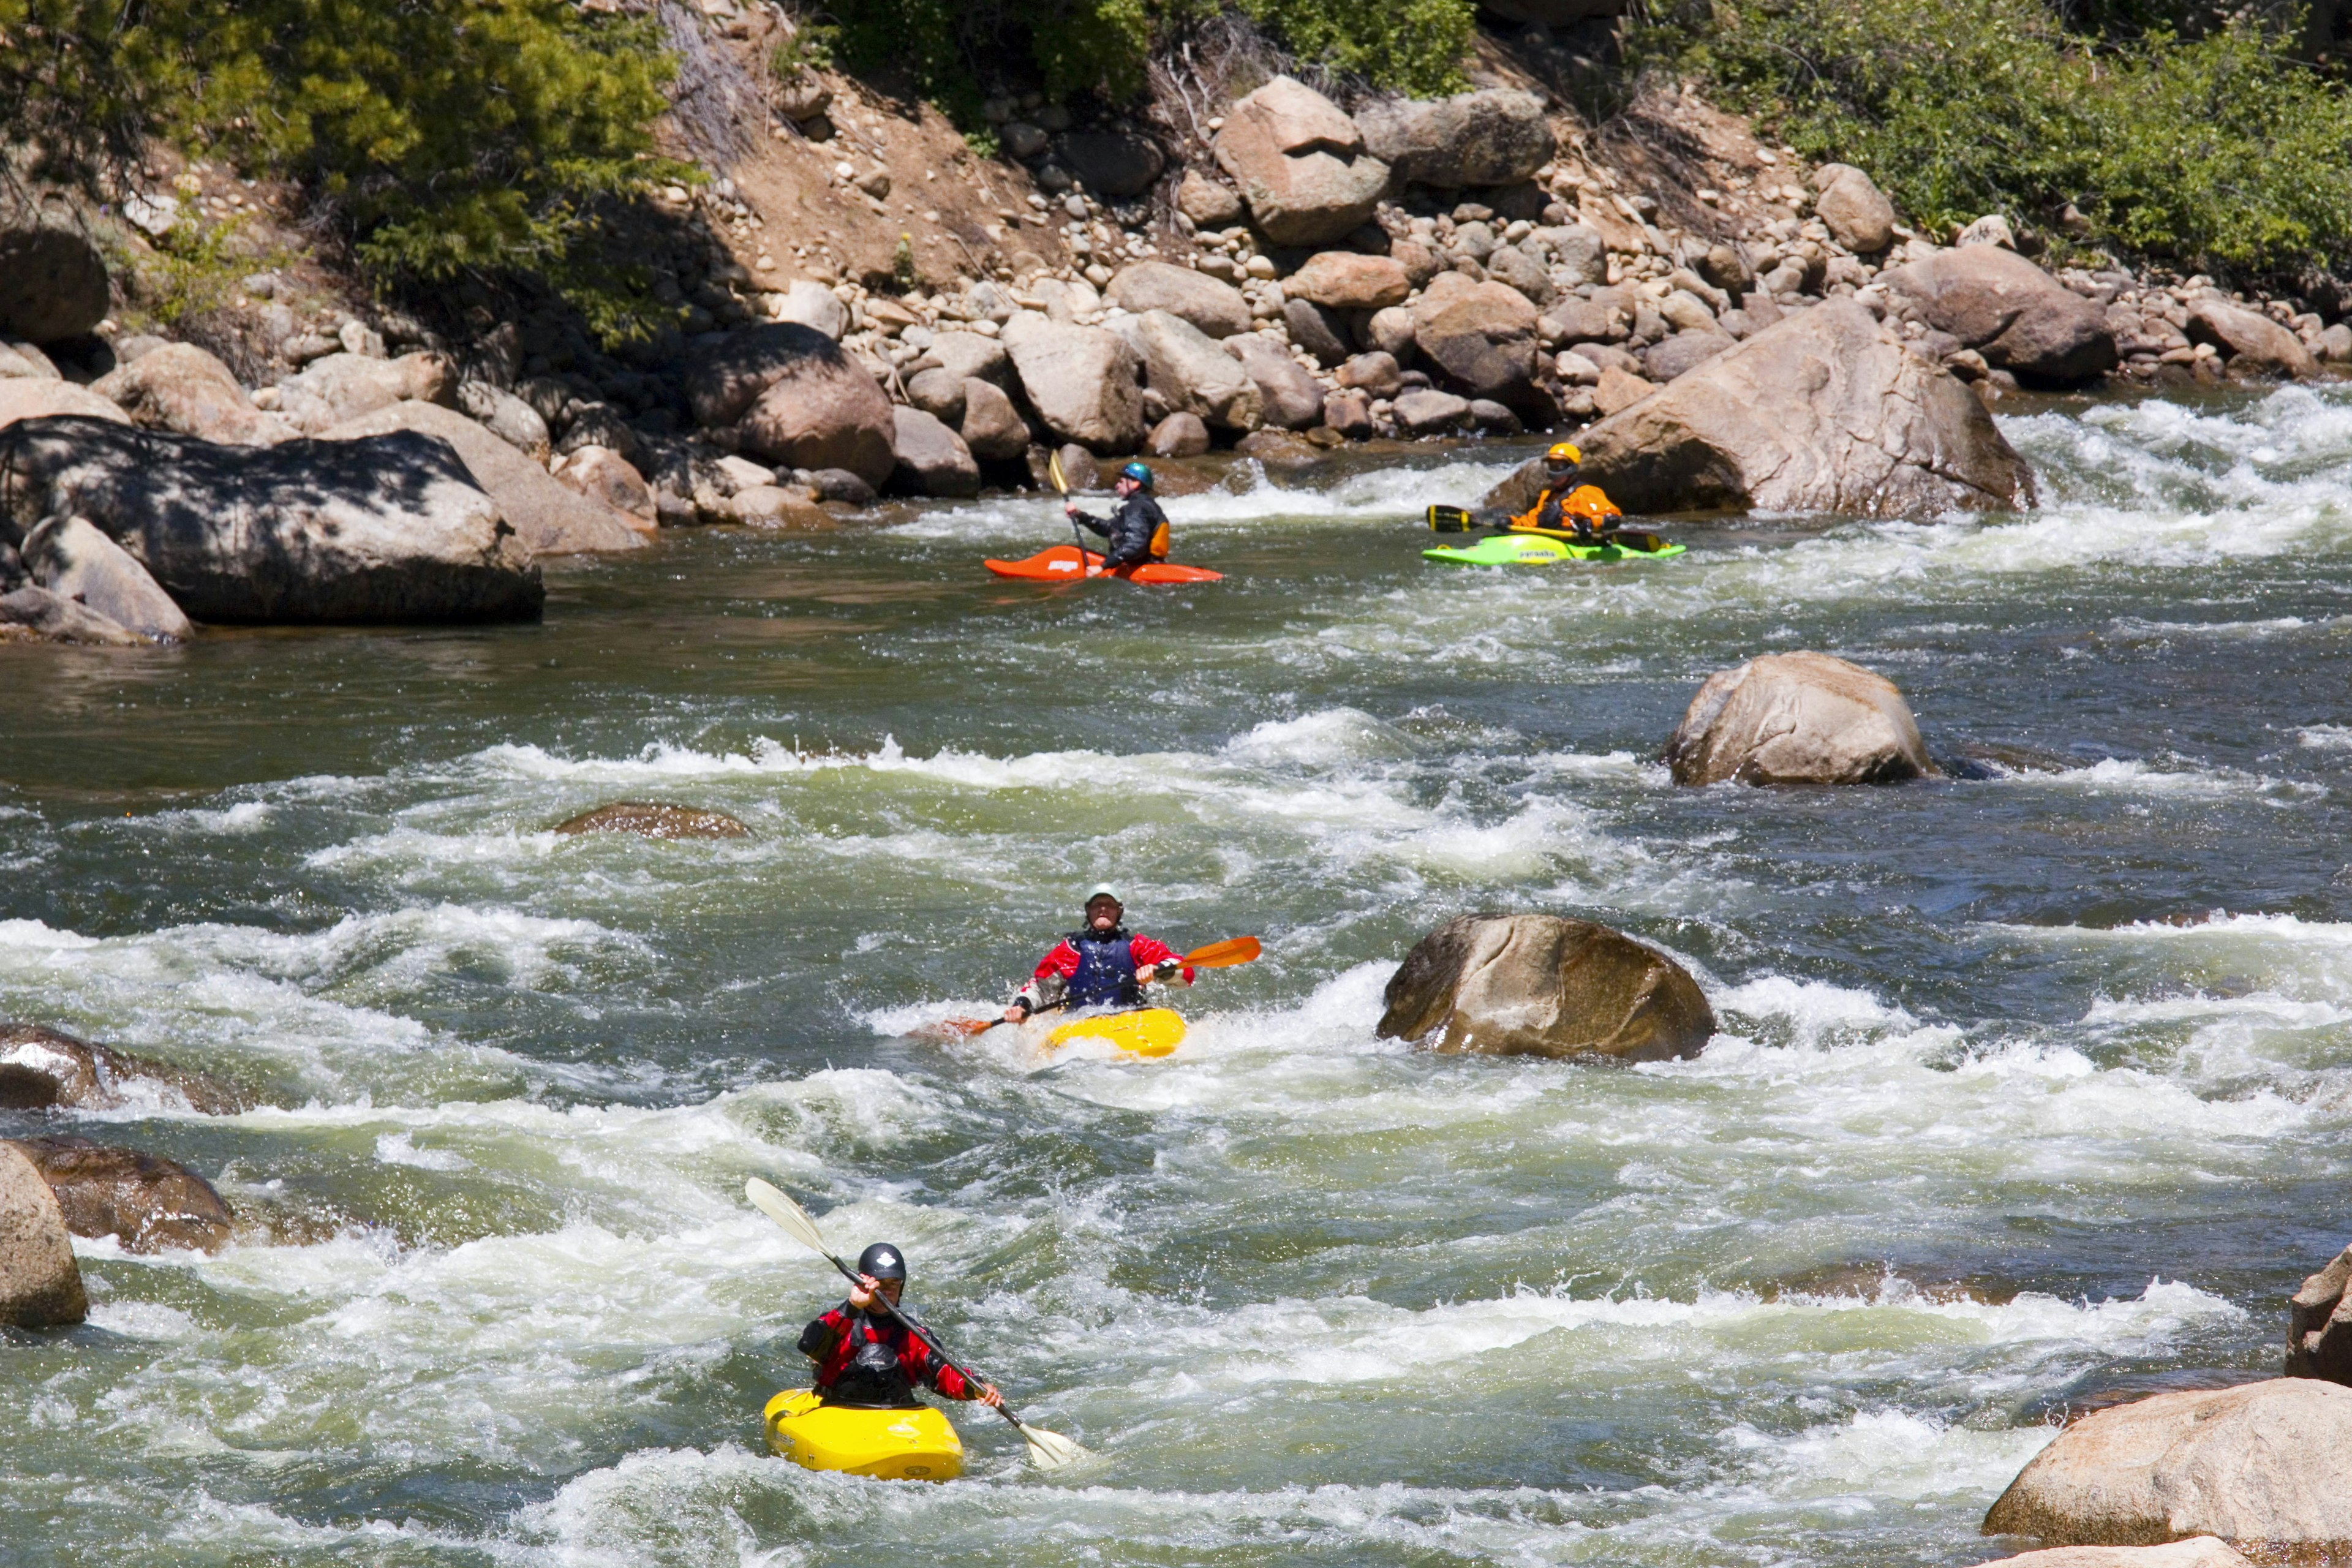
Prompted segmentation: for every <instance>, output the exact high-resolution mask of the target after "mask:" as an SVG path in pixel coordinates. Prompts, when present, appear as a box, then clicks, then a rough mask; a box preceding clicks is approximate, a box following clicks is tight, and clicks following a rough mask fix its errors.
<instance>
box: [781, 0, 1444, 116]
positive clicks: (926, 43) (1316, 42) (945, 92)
mask: <svg viewBox="0 0 2352 1568" xmlns="http://www.w3.org/2000/svg"><path fill="white" fill-rule="evenodd" d="M825 9H826V11H827V13H828V14H829V15H831V16H833V17H835V19H836V20H837V22H838V23H839V26H840V33H839V37H840V44H841V49H842V53H843V57H844V58H845V60H846V61H847V63H848V64H849V65H850V66H852V67H853V68H858V69H874V68H880V67H884V66H893V65H895V66H900V67H904V68H907V69H908V70H909V71H910V72H912V73H913V75H914V77H915V79H916V81H917V83H918V84H919V86H920V88H921V89H922V90H923V92H924V93H925V95H926V96H928V97H930V98H932V99H933V100H936V101H938V102H939V103H940V104H941V105H942V106H943V107H944V108H945V109H946V110H948V112H949V113H950V115H951V116H952V117H954V118H955V119H957V120H958V121H960V122H961V123H965V124H971V123H972V122H974V121H977V119H978V117H979V108H980V100H981V97H982V90H983V84H985V86H986V87H988V88H994V87H995V86H997V85H998V84H1000V83H1011V82H1023V81H1029V80H1041V81H1042V83H1043V85H1044V87H1045V91H1046V93H1047V94H1048V95H1049V96H1051V97H1054V98H1057V99H1058V98H1063V97H1066V96H1068V95H1070V94H1073V93H1079V92H1087V91H1093V90H1097V89H1099V90H1101V91H1104V92H1107V93H1108V94H1109V95H1110V96H1111V97H1112V98H1113V99H1118V100H1124V99H1129V98H1132V97H1134V96H1135V95H1136V94H1137V93H1139V91H1141V90H1142V89H1143V85H1144V72H1145V67H1146V65H1147V63H1148V62H1149V60H1150V58H1151V57H1152V55H1153V53H1154V52H1155V51H1166V50H1168V49H1170V48H1171V47H1175V46H1178V45H1180V44H1181V42H1182V40H1183V38H1184V37H1185V36H1186V34H1187V33H1188V32H1189V31H1190V30H1191V29H1193V28H1195V27H1198V26H1202V25H1203V24H1205V23H1208V22H1211V21H1213V20H1216V19H1217V18H1219V17H1221V16H1227V15H1232V16H1238V17H1240V18H1242V19H1244V20H1246V21H1247V22H1248V23H1249V24H1251V25H1253V26H1255V27H1257V28H1259V29H1261V30H1262V31H1263V32H1264V33H1265V35H1266V37H1268V39H1269V40H1270V41H1271V42H1272V43H1273V44H1274V45H1275V46H1276V47H1277V48H1279V49H1281V50H1283V51H1285V52H1286V53H1287V54H1289V55H1290V56H1291V57H1293V58H1295V59H1297V61H1298V62H1299V63H1301V64H1302V65H1304V66H1307V67H1308V68H1314V69H1318V70H1321V71H1325V72H1328V73H1330V74H1333V75H1336V76H1340V77H1346V78H1353V79H1360V80H1362V81H1364V82H1366V83H1367V84H1369V85H1370V86H1373V87H1378V88H1385V89H1394V90H1397V91H1403V92H1443V91H1446V90H1449V89H1454V88H1455V87H1458V86H1460V85H1461V79H1462V61H1463V59H1464V58H1465V56H1466V55H1467V54H1468V53H1469V49H1470V44H1471V40H1472V37H1473V35H1474V32H1475V9H1476V6H1475V0H982V3H980V4H958V3H955V0H830V4H829V5H827V6H826V7H825Z"/></svg>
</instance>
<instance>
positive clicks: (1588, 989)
mask: <svg viewBox="0 0 2352 1568" xmlns="http://www.w3.org/2000/svg"><path fill="white" fill-rule="evenodd" d="M1384 1000H1385V1002H1386V1005H1387V1011H1386V1012H1385V1013H1383V1014H1382V1015H1381V1022H1380V1030H1379V1033H1380V1035H1381V1037H1382V1038H1384V1039H1405V1040H1420V1039H1423V1038H1425V1037H1429V1036H1431V1035H1433V1034H1436V1035H1437V1038H1436V1040H1435V1041H1434V1042H1433V1044H1434V1048H1436V1049H1438V1050H1441V1051H1465V1052H1479V1053H1483V1054H1486V1055H1493V1056H1545V1057H1585V1056H1590V1057H1606V1058H1616V1059H1618V1060H1622V1061H1662V1060H1666V1059H1668V1058H1675V1057H1693V1056H1696V1055H1697V1054H1698V1053H1699V1052H1700V1050H1701V1049H1703V1048H1704V1047H1706V1042H1707V1040H1708V1038H1709V1037H1712V1036H1713V1035H1714V1033H1715V1012H1714V1009H1713V1008H1711V1007H1709V1006H1708V1005H1707V1002H1706V996H1705V995H1704V994H1702V993H1701V992H1700V991H1699V988H1698V983H1697V982H1696V981H1695V980H1693V979H1692V978H1691V976H1690V973H1689V972H1688V971H1686V970H1685V969H1684V968H1683V966H1682V965H1681V964H1679V963H1675V961H1674V960H1673V959H1671V958H1668V957H1667V956H1665V955H1664V953H1661V952H1657V951H1655V950H1654V949H1653V948H1648V947H1644V946H1643V945H1642V944H1641V943H1640V942H1634V941H1633V939H1631V938H1630V937H1626V936H1624V935H1622V934H1621V933H1619V932H1617V931H1611V930H1610V929H1609V928H1607V927H1606V926H1599V925H1594V924H1592V923H1591V922H1590V921H1576V920H1566V919H1562V918H1560V917H1559V916H1556V915H1464V916H1461V917H1459V918H1457V919H1455V920H1452V921H1447V922H1446V923H1445V924H1444V925H1443V926H1440V927H1439V928H1438V929H1437V930H1435V931H1432V932H1431V933H1430V934H1429V935H1427V936H1425V937H1423V939H1422V940H1421V941H1420V942H1418V943H1417V944H1415V946H1414V947H1413V950H1412V952H1410V953H1408V954H1406V956H1405V961H1404V963H1402V965H1400V966H1399V968H1398V969H1397V972H1396V973H1395V974H1394V975H1392V976H1391V977H1390V980H1389V983H1388V988H1387V991H1386V992H1385V994H1384ZM1441 1031H1442V1032H1441Z"/></svg>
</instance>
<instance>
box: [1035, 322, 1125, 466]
mask: <svg viewBox="0 0 2352 1568" xmlns="http://www.w3.org/2000/svg"><path fill="white" fill-rule="evenodd" d="M1003 337H1004V350H1005V352H1006V353H1009V354H1011V355H1012V356H1013V371H1014V373H1015V374H1018V375H1019V376H1020V378H1021V389H1022V391H1024V392H1025V393H1027V394H1028V395H1029V403H1030V405H1031V406H1032V407H1034V408H1035V409H1036V410H1037V416H1038V417H1039V418H1041V419H1043V420H1044V421H1045V428H1046V429H1048V430H1050V431H1051V432H1053V434H1054V435H1055V437H1057V438H1058V439H1060V440H1064V441H1076V443H1077V444H1078V445H1079V446H1081V447H1086V448H1087V449H1088V450H1089V451H1093V452H1097V453H1100V454H1102V455H1103V456H1106V457H1109V456H1113V455H1116V454H1118V453H1123V452H1132V451H1134V450H1135V449H1136V447H1138V446H1139V445H1140V444H1141V443H1142V440H1143V388H1142V386H1141V385H1140V384H1139V381H1138V379H1137V378H1138V373H1139V370H1140V369H1141V363H1140V362H1139V360H1138V359H1137V358H1136V353H1135V351H1134V350H1133V349H1131V348H1129V347H1128V345H1127V341H1126V340H1125V339H1124V338H1121V337H1120V336H1119V335H1118V333H1116V332H1109V331H1104V330H1103V329H1101V328H1100V327H1081V326H1077V325H1076V324H1075V323H1072V322H1068V321H1049V320H1047V319H1046V318H1045V317H1044V316H1040V315H1038V314H1036V313H1035V312H1034V311H1024V312H1023V313H1022V314H1020V315H1018V316H1015V317H1013V320H1012V321H1008V322H1006V323H1005V325H1004V335H1003Z"/></svg>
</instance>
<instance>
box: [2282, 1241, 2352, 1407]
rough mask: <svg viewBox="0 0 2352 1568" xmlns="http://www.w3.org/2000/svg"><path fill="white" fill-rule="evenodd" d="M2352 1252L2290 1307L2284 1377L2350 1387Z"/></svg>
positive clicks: (2305, 1285) (2306, 1285)
mask: <svg viewBox="0 0 2352 1568" xmlns="http://www.w3.org/2000/svg"><path fill="white" fill-rule="evenodd" d="M2347 1288H2352V1247H2346V1248H2345V1249H2344V1250H2343V1251H2342V1252H2340V1253H2338V1254H2336V1260H2335V1261H2334V1262H2333V1263H2330V1264H2329V1265H2328V1266H2327V1267H2326V1268H2323V1269H2321V1270H2320V1271H2319V1272H2318V1273H2316V1274H2314V1275H2312V1276H2311V1277H2310V1278H2308V1279H2305V1280H2304V1282H2303V1288H2302V1289H2299V1290H2297V1291H2296V1292H2295V1293H2294V1296H2293V1297H2292V1298H2291V1299H2290V1300H2288V1302H2287V1311H2288V1318H2287V1326H2286V1374H2287V1376H2289V1377H2316V1378H2324V1379H2326V1381H2327V1382H2329V1383H2341V1384H2346V1385H2347V1386H2352V1289H2347Z"/></svg>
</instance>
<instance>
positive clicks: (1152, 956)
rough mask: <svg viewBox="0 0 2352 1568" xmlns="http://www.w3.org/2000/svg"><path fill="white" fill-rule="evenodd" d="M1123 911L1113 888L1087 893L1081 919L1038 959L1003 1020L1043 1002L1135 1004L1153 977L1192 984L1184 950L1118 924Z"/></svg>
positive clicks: (1018, 1017)
mask: <svg viewBox="0 0 2352 1568" xmlns="http://www.w3.org/2000/svg"><path fill="white" fill-rule="evenodd" d="M1126 913H1127V906H1126V904H1125V903H1123V902H1121V901H1120V899H1119V896H1118V889H1116V888H1111V887H1108V886H1106V887H1100V888H1097V889H1095V890H1094V891H1093V892H1091V893H1088V894H1087V921H1086V924H1085V925H1084V926H1083V927H1081V928H1080V929H1079V930H1077V931H1072V932H1071V933H1070V934H1069V935H1067V936H1066V937H1064V938H1063V939H1062V941H1061V943H1060V945H1059V946H1057V947H1055V949H1054V951H1053V952H1049V953H1047V954H1046V955H1045V957H1044V958H1043V959H1041V960H1039V961H1038V964H1037V968H1036V972H1035V973H1033V974H1032V975H1031V976H1030V977H1029V984H1026V985H1024V986H1023V987H1022V988H1021V990H1020V993H1019V994H1017V995H1015V996H1014V997H1013V1001H1012V1002H1011V1004H1010V1005H1007V1006H1006V1007H1005V1009H1004V1021H1005V1022H1006V1023H1008V1024H1025V1023H1027V1022H1028V1021H1029V1015H1031V1014H1032V1013H1037V1012H1042V1011H1044V1010H1045V1009H1046V1008H1048V1007H1097V1006H1112V1007H1134V1006H1139V1005H1141V1004H1142V1002H1143V988H1144V987H1145V986H1146V985H1149V984H1151V983H1152V982H1153V981H1155V980H1157V981H1161V982H1174V981H1181V983H1182V984H1186V985H1190V984H1192V970H1191V968H1189V967H1188V966H1187V965H1186V964H1185V963H1184V960H1183V955H1182V954H1181V953H1179V952H1177V951H1176V950H1175V949H1174V948H1172V947H1170V946H1169V945H1168V944H1167V943H1166V942H1159V941H1156V940H1154V939H1153V938H1151V937H1148V936H1145V935H1144V934H1143V933H1142V932H1141V931H1129V930H1128V929H1127V928H1126V927H1125V926H1123V925H1121V924H1120V923H1119V921H1120V919H1121V917H1123V916H1124V915H1125V914H1126Z"/></svg>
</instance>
